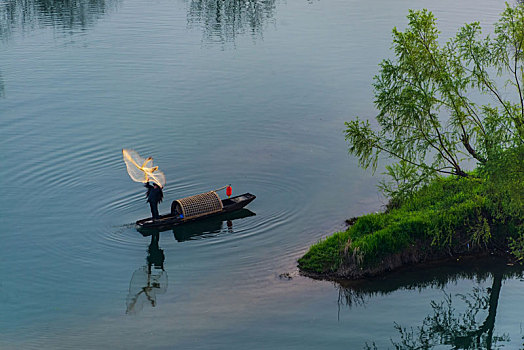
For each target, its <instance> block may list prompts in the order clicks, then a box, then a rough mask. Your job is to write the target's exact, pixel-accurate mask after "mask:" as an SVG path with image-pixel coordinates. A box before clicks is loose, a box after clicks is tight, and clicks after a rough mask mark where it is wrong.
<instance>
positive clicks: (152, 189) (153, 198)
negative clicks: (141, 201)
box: [144, 182, 164, 220]
mask: <svg viewBox="0 0 524 350" xmlns="http://www.w3.org/2000/svg"><path fill="white" fill-rule="evenodd" d="M144 187H146V188H147V192H146V197H147V202H148V203H149V206H150V207H151V215H152V217H153V220H155V219H158V218H159V217H160V215H158V203H160V202H162V199H164V193H163V192H162V187H160V186H158V184H157V183H153V186H151V185H150V184H149V182H146V184H145V185H144Z"/></svg>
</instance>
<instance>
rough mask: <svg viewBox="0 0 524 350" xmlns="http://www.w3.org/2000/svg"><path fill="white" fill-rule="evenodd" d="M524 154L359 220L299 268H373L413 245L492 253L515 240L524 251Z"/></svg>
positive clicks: (314, 248) (449, 179)
mask: <svg viewBox="0 0 524 350" xmlns="http://www.w3.org/2000/svg"><path fill="white" fill-rule="evenodd" d="M522 155H523V153H522V149H520V150H518V151H517V152H516V153H515V154H514V155H513V157H514V159H513V161H512V162H508V161H507V160H506V161H505V162H504V163H502V166H501V168H495V169H487V170H486V169H481V170H476V171H475V172H474V173H473V175H475V176H476V177H470V178H457V177H447V178H438V179H436V180H434V181H433V182H432V183H431V184H429V185H428V186H426V187H424V188H422V189H420V190H419V191H417V192H416V193H415V194H414V195H413V196H412V197H411V198H409V199H408V200H405V201H404V202H403V203H401V204H400V205H399V206H398V207H397V208H393V209H390V210H388V211H387V212H385V213H376V214H368V215H364V216H362V217H360V218H358V220H357V221H356V222H355V224H354V225H353V226H351V227H349V228H348V229H347V230H346V231H341V232H337V233H335V234H334V235H332V236H330V237H328V238H326V239H324V240H321V241H319V242H318V243H316V244H314V245H313V246H311V248H310V249H309V251H308V252H307V253H306V254H305V255H304V256H303V257H302V258H300V259H299V260H298V266H299V268H300V269H301V270H303V271H309V272H315V273H320V274H325V273H331V272H335V271H336V270H337V269H339V267H340V266H341V264H343V263H344V262H345V261H346V262H347V261H349V262H352V263H353V264H356V265H357V266H358V267H360V268H368V267H373V266H377V265H378V264H380V263H381V261H382V260H383V259H384V258H385V257H387V256H388V255H392V254H396V253H400V252H402V251H403V250H405V249H407V248H408V247H409V246H410V245H416V246H417V247H419V248H418V249H432V250H435V249H436V250H438V249H443V250H444V249H446V250H448V251H451V250H453V251H461V250H462V251H463V250H466V249H476V250H483V249H485V250H487V249H489V247H490V246H491V245H492V244H493V243H500V242H502V244H506V245H507V244H508V243H511V242H512V241H513V242H515V243H514V244H513V246H515V247H519V246H520V247H523V248H524V243H522V242H524V240H523V239H522V238H519V237H521V236H520V235H522V234H524V230H523V222H522V220H523V218H524V210H523V205H522V200H523V197H524V190H523V189H524V180H523V179H524V175H523V173H522V171H523V169H524V160H523V158H524V157H523V156H522ZM494 174H497V176H494ZM519 239H520V241H519ZM519 244H520V245H519ZM510 248H511V247H510ZM520 253H521V254H523V252H520ZM515 255H516V256H518V252H517V254H515Z"/></svg>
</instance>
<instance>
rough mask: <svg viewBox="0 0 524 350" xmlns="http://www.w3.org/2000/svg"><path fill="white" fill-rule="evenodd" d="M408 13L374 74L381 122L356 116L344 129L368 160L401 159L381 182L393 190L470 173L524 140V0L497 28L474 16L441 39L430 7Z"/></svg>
mask: <svg viewBox="0 0 524 350" xmlns="http://www.w3.org/2000/svg"><path fill="white" fill-rule="evenodd" d="M408 20H409V24H408V26H407V29H405V30H404V31H400V30H398V29H396V28H394V29H393V50H394V53H395V57H394V59H386V60H383V61H382V63H381V64H380V70H379V74H378V75H377V76H375V79H374V84H373V87H374V92H375V105H376V107H377V109H378V111H379V113H378V115H377V117H376V124H375V123H374V122H373V123H370V122H369V121H361V120H359V119H358V118H357V119H356V120H353V121H351V122H347V123H346V130H345V135H346V140H347V141H348V143H349V152H350V153H352V154H354V155H356V156H357V157H358V159H359V162H360V165H361V166H362V167H363V168H368V167H371V168H372V169H373V171H374V170H375V169H376V167H377V163H378V160H379V159H380V158H381V157H382V156H384V155H385V156H387V157H388V158H393V159H395V160H396V161H397V162H396V163H394V164H393V165H388V166H386V169H387V173H388V174H389V175H391V177H392V178H393V180H394V182H390V183H386V184H383V185H382V188H383V190H385V192H386V194H388V195H390V196H398V195H405V194H406V193H409V192H410V191H412V190H413V189H416V188H417V187H419V186H421V185H423V184H425V183H427V182H428V181H429V180H431V179H432V178H433V177H435V176H438V175H450V174H452V175H456V176H460V177H468V176H471V175H470V173H468V172H467V170H466V168H465V166H466V164H468V165H471V164H472V163H473V164H477V165H486V164H489V162H490V161H492V159H495V158H497V157H498V155H500V154H501V152H504V151H505V150H507V149H510V148H515V147H519V148H522V145H523V143H524V98H523V89H522V88H523V85H524V67H523V58H524V51H523V50H524V47H523V46H524V5H522V4H518V5H516V6H514V7H511V6H509V5H506V9H505V10H504V12H503V13H502V14H501V17H500V19H499V21H498V22H497V23H496V24H495V30H494V33H493V34H492V35H491V36H490V35H487V36H484V35H483V34H482V31H481V27H480V24H479V23H478V22H475V23H471V24H466V25H464V26H463V27H462V28H460V29H459V31H458V32H457V34H456V35H455V36H454V37H452V38H451V39H449V40H448V41H447V42H446V43H444V44H442V45H441V44H440V43H439V40H438V39H439V31H438V29H437V25H436V19H435V17H434V16H433V14H432V13H431V12H429V11H427V10H422V11H413V10H410V12H409V15H408ZM372 124H373V125H372Z"/></svg>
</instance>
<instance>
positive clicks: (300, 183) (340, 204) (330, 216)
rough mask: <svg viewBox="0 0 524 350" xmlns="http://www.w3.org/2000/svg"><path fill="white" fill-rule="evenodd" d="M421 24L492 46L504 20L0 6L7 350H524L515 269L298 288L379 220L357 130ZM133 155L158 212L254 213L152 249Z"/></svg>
mask: <svg viewBox="0 0 524 350" xmlns="http://www.w3.org/2000/svg"><path fill="white" fill-rule="evenodd" d="M423 7H425V8H429V9H430V10H432V11H433V12H434V13H435V14H436V16H437V18H438V19H439V25H440V29H441V31H442V36H443V37H449V36H450V35H452V34H453V33H454V32H455V31H456V29H457V28H458V26H460V25H461V24H463V23H464V22H469V21H474V20H480V21H481V23H483V24H484V25H485V27H486V30H487V31H490V30H492V27H491V25H492V24H493V22H494V21H495V20H496V19H497V18H498V14H499V13H500V12H501V10H502V9H503V4H502V3H501V2H495V1H483V2H478V1H472V0H467V1H460V2H457V1H450V0H446V1H440V2H431V1H414V0H409V1H408V0H405V1H384V0H377V1H354V0H350V1H342V0H333V1H329V2H326V1H316V0H313V1H307V0H298V1H280V0H259V1H238V0H216V1H211V0H192V1H191V0H154V1H148V2H143V1H137V0H66V1H57V0H55V1H44V0H2V1H1V2H0V150H1V152H0V156H1V161H2V162H1V163H2V166H1V167H0V178H1V180H0V185H1V189H2V197H1V198H2V201H1V202H0V222H1V224H2V229H1V231H0V238H1V240H0V242H1V243H0V348H1V349H21V348H22V349H69V348H80V349H105V348H115V349H143V348H146V349H150V348H151V349H173V348H177V349H246V348H254V349H323V348H326V349H327V348H329V349H359V348H365V347H366V346H368V347H370V348H373V347H374V346H376V347H377V348H380V349H381V348H388V347H394V344H401V345H399V346H401V348H404V347H406V348H407V347H408V345H409V344H410V342H412V343H413V344H415V343H416V342H418V341H420V340H425V341H427V342H428V343H427V344H429V345H432V346H433V345H434V346H437V347H438V348H453V347H454V346H456V347H458V348H474V346H475V345H472V344H476V342H477V341H478V342H479V343H480V344H483V345H481V346H480V348H483V347H493V348H495V347H498V346H503V345H505V346H506V348H512V349H514V348H519V347H520V348H522V347H523V345H522V344H523V342H524V339H523V337H524V333H523V330H522V329H523V327H522V321H523V317H522V314H524V313H523V311H524V308H523V307H522V303H521V300H522V298H523V297H524V288H523V287H524V282H523V280H522V279H521V273H520V270H519V269H518V268H516V267H509V266H506V264H505V262H501V261H498V260H494V261H492V260H487V261H485V262H484V263H480V262H479V261H473V262H469V263H462V262H460V261H459V262H457V263H456V264H451V265H445V266H439V267H437V266H434V267H426V268H423V269H414V270H413V269H404V270H401V271H399V272H397V273H394V274H392V275H390V276H386V277H384V278H381V279H378V280H375V281H366V282H359V283H356V284H355V283H353V284H351V283H350V284H343V285H339V284H334V283H332V282H325V281H315V280H312V279H309V278H306V277H303V276H300V275H299V274H298V271H297V269H296V260H297V259H298V258H299V257H300V256H301V255H302V254H304V253H305V251H306V250H307V249H308V247H309V246H310V245H311V244H312V243H315V242H316V241H318V240H319V239H321V238H323V237H325V236H327V235H329V234H331V233H332V232H334V231H336V230H339V229H343V227H344V226H343V222H344V219H346V218H348V217H352V216H357V215H360V214H363V213H367V212H372V211H377V210H381V208H382V206H383V204H384V200H383V199H382V198H381V197H380V196H379V195H377V190H376V187H375V186H376V183H377V178H378V176H372V174H370V173H369V172H366V171H363V170H361V169H359V168H358V165H357V162H356V161H355V159H353V158H351V157H349V156H348V155H347V146H346V144H345V142H344V137H343V129H344V121H348V120H351V119H352V118H354V117H355V116H361V117H364V118H368V117H369V118H372V117H373V115H374V113H375V110H374V107H373V96H372V89H371V83H372V77H373V75H374V74H376V72H377V69H378V68H377V67H378V64H379V62H380V61H381V60H382V59H383V58H386V57H391V52H390V50H389V49H390V47H391V29H392V28H393V27H394V26H398V27H400V28H402V27H403V26H405V25H406V18H405V16H406V15H407V13H408V9H409V8H423ZM122 148H131V149H134V150H136V151H138V152H139V153H141V154H142V155H144V156H153V157H154V158H155V163H156V165H158V166H159V167H160V168H161V169H162V170H163V171H164V173H165V174H166V177H167V185H166V188H165V191H164V196H165V201H164V202H163V203H161V205H160V211H161V212H166V211H168V210H169V206H170V202H171V201H172V200H173V199H176V198H179V197H184V196H188V195H192V194H196V193H200V192H204V191H208V190H211V189H214V188H218V187H221V186H223V185H226V184H232V187H233V193H234V194H240V193H244V192H250V193H253V194H255V195H256V196H257V199H256V200H255V201H254V202H252V203H251V204H250V205H249V206H248V209H249V211H244V212H241V213H240V214H239V215H237V216H236V217H229V218H221V219H219V220H210V221H207V222H204V223H202V224H199V225H191V226H188V227H184V228H180V229H174V230H167V231H164V232H160V233H159V234H158V235H153V236H143V235H142V234H141V233H139V232H138V231H137V230H136V229H135V227H134V224H133V223H134V221H136V220H137V219H140V218H143V217H147V216H148V215H149V208H148V206H147V204H146V202H145V198H144V188H143V187H141V185H140V184H137V183H134V182H132V181H131V179H130V178H129V176H128V175H127V173H126V169H125V165H124V163H123V161H122V158H121V149H122ZM377 175H378V174H377ZM221 195H222V196H224V195H225V194H224V193H221ZM148 267H149V268H148ZM445 315H447V317H445ZM432 322H433V323H432ZM432 327H433V328H432ZM437 330H438V331H437ZM403 341H404V345H402V342H403ZM413 344H412V345H413ZM439 344H440V345H439ZM457 344H458V345H457ZM490 344H491V345H490ZM429 345H426V347H429Z"/></svg>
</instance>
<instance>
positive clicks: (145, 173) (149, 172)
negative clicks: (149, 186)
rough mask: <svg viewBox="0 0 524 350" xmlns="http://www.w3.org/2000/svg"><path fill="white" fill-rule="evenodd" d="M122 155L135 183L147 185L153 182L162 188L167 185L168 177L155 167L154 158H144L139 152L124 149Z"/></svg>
mask: <svg viewBox="0 0 524 350" xmlns="http://www.w3.org/2000/svg"><path fill="white" fill-rule="evenodd" d="M122 155H123V157H124V162H125V163H126V167H127V173H128V174H129V176H130V177H131V179H133V181H135V182H142V183H146V182H148V181H152V182H154V183H156V184H158V185H159V186H160V187H164V185H165V184H166V177H165V175H164V173H163V172H161V171H160V170H158V167H157V166H153V158H151V157H149V158H142V157H141V156H140V155H139V154H138V153H137V152H135V151H133V150H130V149H123V150H122Z"/></svg>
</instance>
